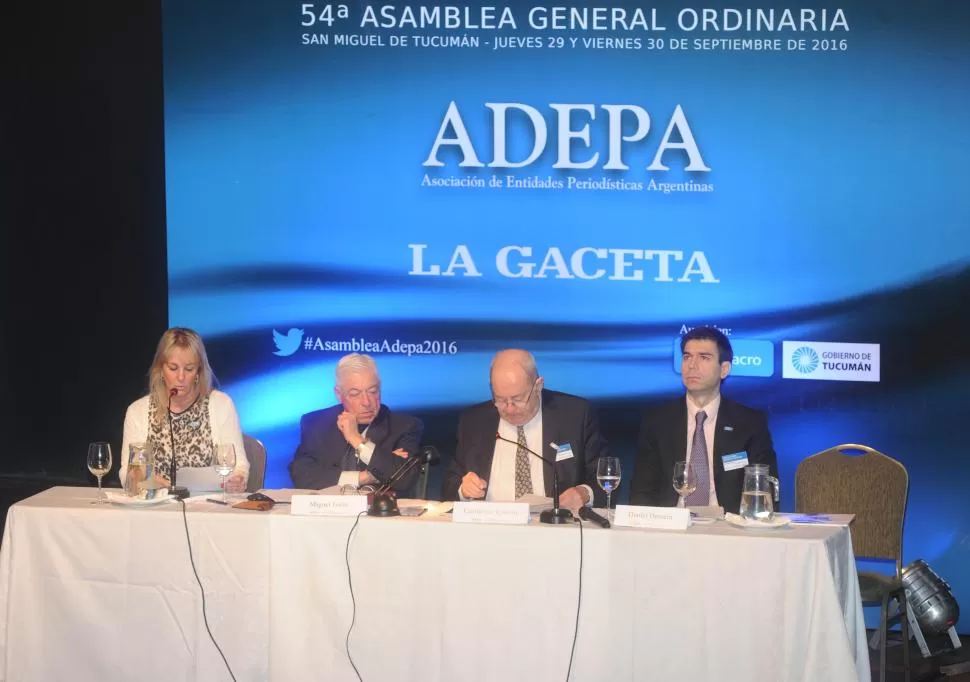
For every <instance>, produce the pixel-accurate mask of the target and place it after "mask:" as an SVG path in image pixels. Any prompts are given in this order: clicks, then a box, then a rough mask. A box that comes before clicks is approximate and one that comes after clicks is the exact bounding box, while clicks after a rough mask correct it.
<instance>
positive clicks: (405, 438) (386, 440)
mask: <svg viewBox="0 0 970 682" xmlns="http://www.w3.org/2000/svg"><path fill="white" fill-rule="evenodd" d="M343 409H344V408H343V406H342V405H334V406H333V407H329V408H327V409H325V410H317V411H316V412H310V413H309V414H305V415H303V417H302V418H301V419H300V445H299V446H298V447H297V449H296V455H295V456H294V457H293V461H292V462H290V478H292V479H293V485H294V486H296V487H297V488H311V489H319V488H327V487H329V486H332V485H336V484H337V481H338V480H340V472H341V468H342V466H343V460H344V455H345V454H346V453H347V452H348V451H349V449H350V445H349V444H348V443H347V441H346V440H345V439H344V436H343V434H342V433H340V429H338V428H337V417H339V416H340V413H341V412H343ZM423 432H424V425H423V424H422V423H421V420H419V419H416V418H414V417H409V416H408V415H404V414H395V413H393V412H391V410H390V409H388V407H387V406H386V405H381V409H380V411H379V412H378V413H377V416H376V417H375V418H374V421H373V422H371V425H370V428H368V429H367V440H369V441H371V442H373V443H374V445H375V446H376V447H375V448H374V454H373V455H372V456H371V460H370V464H369V465H368V466H367V468H368V469H369V470H370V471H371V473H373V474H374V476H376V477H377V479H378V480H380V481H386V480H388V479H389V478H390V477H391V475H392V474H394V472H395V471H397V470H398V468H399V467H400V466H401V465H403V464H404V463H405V462H406V460H405V459H404V458H402V457H398V456H397V455H395V454H394V453H393V452H392V450H396V449H397V448H403V449H405V450H407V452H408V454H409V455H411V456H414V455H416V454H417V452H418V450H419V449H420V447H421V435H422V433H423ZM361 468H363V463H361ZM418 468H419V467H418V466H415V467H414V468H413V469H412V470H411V471H410V472H408V475H407V476H406V477H405V479H403V480H402V481H400V483H398V484H397V485H395V486H394V487H395V488H396V489H397V490H398V491H400V492H404V491H407V490H408V489H409V488H410V487H411V486H412V485H413V483H414V480H415V477H416V476H417V472H418Z"/></svg>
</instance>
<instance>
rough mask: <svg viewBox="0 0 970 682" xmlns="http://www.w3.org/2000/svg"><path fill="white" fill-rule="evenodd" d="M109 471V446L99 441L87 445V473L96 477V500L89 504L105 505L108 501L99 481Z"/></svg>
mask: <svg viewBox="0 0 970 682" xmlns="http://www.w3.org/2000/svg"><path fill="white" fill-rule="evenodd" d="M110 470H111V444H110V443H105V442H102V441H99V442H97V443H91V444H89V445H88V471H90V472H91V473H92V474H94V475H95V476H97V477H98V499H96V500H94V501H93V502H92V503H91V504H105V503H106V502H107V501H108V499H107V496H106V495H105V494H104V491H103V490H101V479H102V478H104V475H105V474H106V473H108V471H110Z"/></svg>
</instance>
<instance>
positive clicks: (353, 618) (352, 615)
mask: <svg viewBox="0 0 970 682" xmlns="http://www.w3.org/2000/svg"><path fill="white" fill-rule="evenodd" d="M366 515H367V512H366V511H362V512H361V513H359V514H358V515H357V519H356V520H355V521H354V525H353V526H351V527H350V532H349V533H347V547H346V548H345V549H344V561H345V562H346V564H347V585H348V586H349V587H350V605H351V611H350V627H349V628H347V638H346V639H345V640H344V649H345V650H346V652H347V660H348V661H350V667H351V668H353V669H354V674H355V675H357V679H358V680H360V682H364V679H363V678H362V677H361V676H360V671H359V670H357V664H356V663H354V657H353V656H351V655H350V633H351V632H353V630H354V623H355V622H356V621H357V599H356V598H355V597H354V581H353V580H352V579H351V576H350V539H351V538H352V537H354V531H355V530H357V524H359V523H360V517H362V516H366Z"/></svg>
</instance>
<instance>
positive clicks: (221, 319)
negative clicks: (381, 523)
mask: <svg viewBox="0 0 970 682" xmlns="http://www.w3.org/2000/svg"><path fill="white" fill-rule="evenodd" d="M388 7H390V9H388ZM738 8H739V9H736V10H734V9H728V10H724V9H704V8H692V7H687V6H685V5H684V4H682V3H681V4H677V3H669V2H660V3H656V4H655V8H647V9H641V10H639V11H640V12H641V14H637V13H635V9H636V6H634V5H630V4H626V3H620V4H617V5H615V6H611V7H610V8H606V9H602V8H601V9H600V10H594V9H593V8H590V7H582V8H577V9H576V10H575V11H573V10H568V9H567V10H563V9H562V8H560V9H558V10H556V9H553V8H552V7H551V6H543V5H530V4H526V3H520V2H512V3H511V4H509V5H505V6H497V7H495V8H494V9H492V10H491V11H489V10H488V9H485V10H483V6H482V5H479V4H471V5H467V6H465V5H463V6H461V7H460V8H458V9H455V8H452V9H449V8H448V7H446V6H441V7H439V8H437V13H435V12H434V11H432V10H433V9H434V8H433V7H432V6H426V7H425V12H424V14H423V15H422V13H421V9H420V7H419V6H407V7H406V6H401V5H396V6H393V7H391V6H387V7H384V6H381V5H366V4H360V3H350V4H347V5H339V4H331V5H327V4H321V3H304V4H302V5H301V4H299V3H290V4H280V3H278V2H272V1H271V0H234V1H233V2H227V1H218V0H204V1H200V0H166V1H165V3H164V41H165V63H164V69H165V122H166V130H165V139H166V166H167V169H166V181H167V193H168V240H169V254H168V257H169V279H170V316H171V322H172V324H179V325H186V326H191V327H194V328H196V329H198V330H199V331H200V332H201V333H202V334H203V335H204V337H205V338H206V342H207V346H208V347H209V349H210V354H211V359H212V361H213V364H214V367H215V369H216V372H217V374H219V376H220V378H221V379H222V385H223V388H224V389H225V390H227V391H228V392H229V393H230V394H231V395H232V397H233V398H234V400H235V401H236V403H237V406H238V408H239V411H240V416H241V418H242V421H243V425H244V428H245V430H246V431H248V432H250V433H252V434H253V435H256V436H257V437H260V438H261V439H262V440H264V442H265V443H266V444H267V446H268V448H269V452H270V461H269V463H268V470H267V485H268V486H286V485H289V477H288V474H287V472H286V464H287V462H288V461H289V458H290V457H291V456H292V453H293V449H294V447H295V445H296V442H297V440H298V421H299V417H300V415H301V414H303V413H305V412H308V411H311V410H314V409H318V408H321V407H324V406H327V405H329V404H331V402H332V392H331V390H332V371H333V366H334V363H335V362H336V360H337V359H338V358H339V357H340V356H341V355H343V354H344V353H345V352H348V351H350V350H366V351H368V352H371V353H372V354H374V355H375V357H376V358H377V359H378V362H379V365H380V370H381V374H382V379H383V383H384V401H385V402H386V403H387V404H389V405H391V406H392V407H394V408H395V409H399V410H407V411H410V412H413V413H416V414H419V415H421V416H424V417H425V419H426V420H427V422H428V424H429V436H430V437H431V438H435V439H437V440H438V441H439V443H442V444H443V445H447V434H451V433H453V430H454V426H455V419H454V417H455V414H456V411H457V410H458V409H460V408H461V407H462V406H465V405H467V404H469V403H471V402H475V401H478V400H482V399H485V398H486V397H487V396H488V385H487V367H488V361H489V358H490V356H491V354H492V353H494V351H495V350H497V349H499V348H502V347H506V346H510V345H523V346H525V347H527V348H529V349H531V350H533V351H534V352H535V353H536V355H537V358H538V361H539V365H540V371H541V373H542V374H543V375H544V376H545V378H546V383H547V385H549V386H550V387H552V388H556V389H559V390H565V391H569V392H574V393H577V394H580V395H584V396H587V397H589V398H591V399H593V400H594V401H595V402H596V403H597V405H598V406H599V407H600V409H601V412H602V417H603V422H604V431H606V436H607V437H608V438H609V439H610V440H611V442H612V443H613V447H614V449H615V450H616V451H617V452H618V453H619V454H621V456H623V457H624V459H625V461H626V462H627V464H628V466H627V469H626V473H627V480H629V474H631V473H632V468H631V466H632V449H633V442H634V441H635V436H636V423H637V418H638V415H639V411H640V409H642V408H643V407H644V406H645V405H648V404H650V403H651V402H653V401H655V400H658V399H660V398H662V397H665V396H669V395H673V394H676V393H678V392H679V391H681V390H682V387H681V385H680V381H679V377H678V375H677V374H676V373H675V371H674V367H675V362H674V350H673V349H674V347H675V339H676V337H678V336H679V335H680V334H681V333H683V331H684V330H685V329H687V328H689V327H691V326H694V325H697V324H714V325H717V326H719V327H722V328H724V329H725V330H727V331H729V335H730V337H731V338H732V340H733V341H734V342H735V344H736V345H737V347H738V349H739V356H740V359H739V362H738V364H736V365H735V367H734V371H733V374H732V378H731V379H729V381H728V383H727V384H726V386H725V389H724V390H725V393H729V394H730V395H731V396H732V397H734V398H736V399H738V400H741V401H743V402H747V403H749V404H751V405H754V406H757V407H760V408H763V409H766V410H768V411H769V415H770V426H771V429H772V433H773V436H774V438H775V441H776V446H777V450H778V453H779V458H780V466H781V470H782V486H783V495H784V493H786V492H787V493H788V494H787V496H785V499H784V503H783V507H786V508H790V505H791V504H792V501H793V496H792V495H791V491H792V477H793V473H794V470H795V467H796V465H797V463H798V462H799V461H800V460H801V459H803V458H804V457H806V456H808V455H810V454H812V453H814V452H817V451H819V450H822V449H824V448H826V447H829V446H831V445H834V444H837V443H842V442H861V443H866V444H869V445H871V446H873V447H876V448H878V449H880V450H882V451H883V452H886V453H887V454H890V455H891V456H893V457H895V458H897V459H899V460H901V461H902V462H903V463H904V464H905V465H906V467H907V468H908V470H909V472H910V477H911V494H910V501H909V511H908V516H907V522H906V536H905V552H906V557H905V560H906V561H907V562H909V561H911V560H913V559H915V558H917V557H922V558H924V559H925V560H927V561H928V562H929V563H930V564H931V566H933V567H934V568H935V569H936V570H937V571H938V572H939V573H941V574H942V575H943V576H944V577H945V578H947V579H948V580H949V581H950V582H951V583H953V585H954V587H955V590H956V594H957V597H958V599H960V600H961V601H963V602H964V603H970V571H968V569H967V568H966V567H967V566H970V541H968V529H970V509H968V507H970V502H968V498H967V496H966V495H965V494H964V493H963V489H965V488H966V486H967V485H968V483H970V466H968V465H967V464H966V458H965V453H966V449H967V448H966V445H965V439H964V438H963V437H962V433H961V430H960V428H959V426H958V425H959V424H960V423H961V422H965V421H966V418H967V416H968V412H967V408H966V384H967V379H968V375H970V361H968V360H967V356H966V352H965V351H964V348H963V346H965V345H966V343H965V340H964V338H965V337H964V336H962V335H960V334H959V333H957V331H958V330H959V328H960V324H959V323H960V322H961V321H962V320H961V316H962V315H963V314H964V313H965V311H966V300H967V298H968V293H970V233H968V231H967V225H968V223H970V194H968V193H967V192H966V191H965V186H966V182H967V179H968V173H967V170H966V164H965V154H966V150H967V149H968V148H970V131H968V127H967V126H966V114H965V112H966V111H967V110H968V108H970V48H968V45H967V42H966V40H965V35H966V29H967V27H968V25H970V5H967V4H966V3H964V2H959V1H953V2H937V3H923V5H919V4H917V5H914V4H913V3H903V2H896V1H879V2H877V1H873V2H854V3H851V4H847V5H846V6H844V7H841V8H839V7H836V6H827V7H826V8H825V9H824V10H823V8H821V7H819V8H816V9H813V10H805V9H801V8H795V7H792V8H784V7H775V8H771V9H767V8H758V7H756V6H750V5H747V4H746V3H740V4H739V5H738ZM854 344H861V345H854ZM832 353H835V354H836V355H838V354H847V355H844V356H842V357H836V355H831V354H832ZM813 359H814V360H817V362H816V363H813V362H812V360H813ZM443 449H447V447H443ZM621 500H622V498H621Z"/></svg>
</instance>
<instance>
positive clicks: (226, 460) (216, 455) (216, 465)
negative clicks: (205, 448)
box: [212, 443, 236, 502]
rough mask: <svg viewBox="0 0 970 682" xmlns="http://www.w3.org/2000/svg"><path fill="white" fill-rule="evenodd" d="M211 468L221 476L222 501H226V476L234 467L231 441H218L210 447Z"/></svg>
mask: <svg viewBox="0 0 970 682" xmlns="http://www.w3.org/2000/svg"><path fill="white" fill-rule="evenodd" d="M212 468H213V469H215V470H216V473H217V474H219V475H220V476H222V501H223V502H228V501H229V498H228V496H227V495H226V476H228V475H229V474H231V473H232V470H233V469H235V468H236V448H235V447H233V444H232V443H220V444H219V445H216V446H215V447H214V448H213V449H212Z"/></svg>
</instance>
